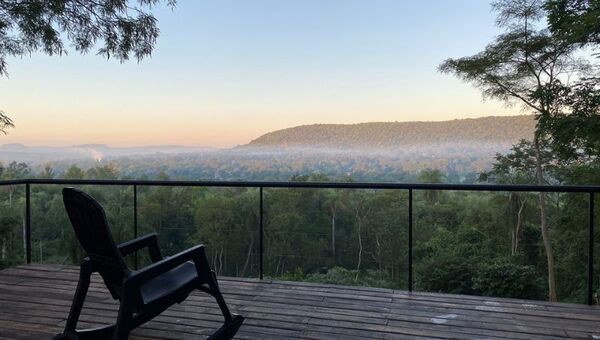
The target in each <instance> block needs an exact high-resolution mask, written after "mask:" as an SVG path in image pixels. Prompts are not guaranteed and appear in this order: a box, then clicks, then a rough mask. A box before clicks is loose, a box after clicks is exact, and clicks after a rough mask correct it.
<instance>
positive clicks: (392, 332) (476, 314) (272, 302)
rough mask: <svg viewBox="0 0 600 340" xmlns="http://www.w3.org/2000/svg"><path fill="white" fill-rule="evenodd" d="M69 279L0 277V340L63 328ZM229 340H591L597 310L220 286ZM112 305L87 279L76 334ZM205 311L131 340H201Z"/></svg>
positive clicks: (41, 270)
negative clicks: (232, 315)
mask: <svg viewBox="0 0 600 340" xmlns="http://www.w3.org/2000/svg"><path fill="white" fill-rule="evenodd" d="M77 279H78V268H77V267H72V266H53V265H40V264H32V265H23V266H17V267H13V268H7V269H4V270H2V271H0V306H1V307H0V339H44V338H50V337H51V336H52V335H53V334H56V333H58V332H60V330H61V329H62V327H64V324H65V322H66V316H67V313H68V310H69V306H70V303H71V299H72V297H73V293H74V289H75V286H76V284H77ZM220 286H221V289H222V291H223V293H224V295H225V299H226V300H227V302H228V304H229V305H230V308H231V309H232V311H233V312H237V313H240V314H242V315H244V316H245V317H246V321H245V323H244V325H243V326H242V328H241V329H240V331H239V332H238V334H237V336H236V338H239V339H358V338H372V339H402V338H497V339H502V338H508V339H564V338H587V339H590V338H592V339H593V338H596V337H597V338H600V306H586V305H577V304H563V303H549V302H545V301H528V300H521V299H499V298H489V297H480V296H464V295H448V294H436V293H408V292H405V291H399V290H392V289H381V288H368V287H348V286H334V285H327V284H318V283H306V282H281V281H272V280H263V281H259V280H255V279H246V278H226V277H222V278H220ZM117 308H118V306H117V304H116V302H115V301H113V300H112V298H111V297H110V295H109V293H108V292H107V291H106V288H105V287H104V285H103V284H102V281H101V279H100V278H99V277H98V276H94V277H93V278H92V283H91V285H90V289H89V292H88V298H87V300H86V302H85V305H84V310H83V313H82V316H81V322H80V326H82V327H97V326H101V325H102V324H106V323H110V322H112V321H114V317H115V316H116V313H117ZM221 318H222V317H221V315H220V313H219V310H218V308H217V307H216V304H215V302H214V301H213V300H212V299H211V298H210V297H207V296H205V295H203V294H201V293H193V294H192V295H191V296H190V297H189V298H188V299H187V300H186V301H185V302H184V303H182V304H180V305H175V306H173V307H171V308H169V309H168V310H167V311H165V312H164V313H163V314H161V315H160V316H159V317H157V318H155V319H154V320H152V321H150V322H148V323H146V324H144V325H143V326H142V327H140V328H138V329H136V330H135V331H134V332H133V333H132V336H131V338H133V339H199V338H200V339H202V338H205V337H206V336H208V335H209V334H210V333H211V332H212V331H213V330H214V329H216V328H217V327H219V326H220V323H221V320H222V319H221Z"/></svg>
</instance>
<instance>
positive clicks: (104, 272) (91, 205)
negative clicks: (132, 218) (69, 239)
mask: <svg viewBox="0 0 600 340" xmlns="http://www.w3.org/2000/svg"><path fill="white" fill-rule="evenodd" d="M62 194H63V202H64V204H65V208H66V210H67V214H68V215H69V220H71V224H72V225H73V229H74V230H75V235H76V236H77V239H78V240H79V243H80V244H81V246H82V247H83V249H84V250H85V252H86V253H87V256H88V257H89V259H90V261H91V262H92V266H93V267H94V269H95V270H97V271H98V272H99V273H100V275H101V276H102V278H103V279H104V282H105V283H106V286H107V287H108V289H109V290H110V292H111V294H112V296H113V297H114V298H115V299H118V298H120V297H121V290H122V282H123V278H124V277H125V275H127V273H128V272H129V269H128V268H127V266H126V265H125V261H124V260H123V257H122V256H121V253H120V252H119V250H118V249H117V246H116V245H115V241H114V240H113V238H112V235H111V232H110V227H109V225H108V221H107V220H106V214H105V213H104V209H103V208H102V206H101V205H100V204H99V203H98V202H97V201H96V200H95V199H94V198H92V197H91V196H90V195H88V194H86V193H85V192H83V191H81V190H77V189H74V188H64V189H63V191H62Z"/></svg>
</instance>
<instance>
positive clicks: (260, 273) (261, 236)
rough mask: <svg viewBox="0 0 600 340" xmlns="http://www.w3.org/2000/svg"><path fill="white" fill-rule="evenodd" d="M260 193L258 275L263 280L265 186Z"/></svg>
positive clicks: (260, 189)
mask: <svg viewBox="0 0 600 340" xmlns="http://www.w3.org/2000/svg"><path fill="white" fill-rule="evenodd" d="M259 195H260V206H259V210H258V216H259V221H260V225H259V228H260V229H259V236H258V243H259V248H260V254H259V263H258V276H259V278H260V279H261V280H262V279H263V253H264V244H263V239H264V215H263V187H260V188H259Z"/></svg>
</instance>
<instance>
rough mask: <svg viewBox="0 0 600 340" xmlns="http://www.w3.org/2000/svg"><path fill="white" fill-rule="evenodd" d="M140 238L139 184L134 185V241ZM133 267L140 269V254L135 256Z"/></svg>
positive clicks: (136, 253)
mask: <svg viewBox="0 0 600 340" xmlns="http://www.w3.org/2000/svg"><path fill="white" fill-rule="evenodd" d="M137 237H138V213H137V184H134V185H133V239H136V238H137ZM133 265H134V267H135V269H136V270H137V269H138V268H139V260H138V252H137V251H136V252H135V254H133Z"/></svg>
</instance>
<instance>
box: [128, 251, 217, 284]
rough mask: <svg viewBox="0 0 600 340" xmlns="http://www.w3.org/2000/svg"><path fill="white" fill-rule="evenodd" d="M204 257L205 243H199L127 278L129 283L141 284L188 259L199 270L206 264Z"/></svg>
mask: <svg viewBox="0 0 600 340" xmlns="http://www.w3.org/2000/svg"><path fill="white" fill-rule="evenodd" d="M204 258H205V255H204V245H197V246H194V247H192V248H189V249H187V250H184V251H182V252H180V253H177V254H175V255H173V256H170V257H166V258H164V259H162V260H160V261H158V262H156V263H153V264H151V265H149V266H147V267H144V268H142V269H140V270H137V271H134V272H132V273H131V274H130V276H129V277H128V278H127V279H126V280H127V281H128V282H127V283H128V284H129V285H133V286H141V285H142V284H143V283H145V282H148V281H149V280H151V279H153V278H155V277H157V276H159V275H161V274H164V273H166V272H168V271H169V270H171V269H173V268H175V267H177V266H179V265H181V264H183V263H185V262H187V261H193V262H194V263H195V265H196V270H198V268H200V266H201V265H202V266H204V262H206V261H203V259H204ZM199 274H200V273H199Z"/></svg>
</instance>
